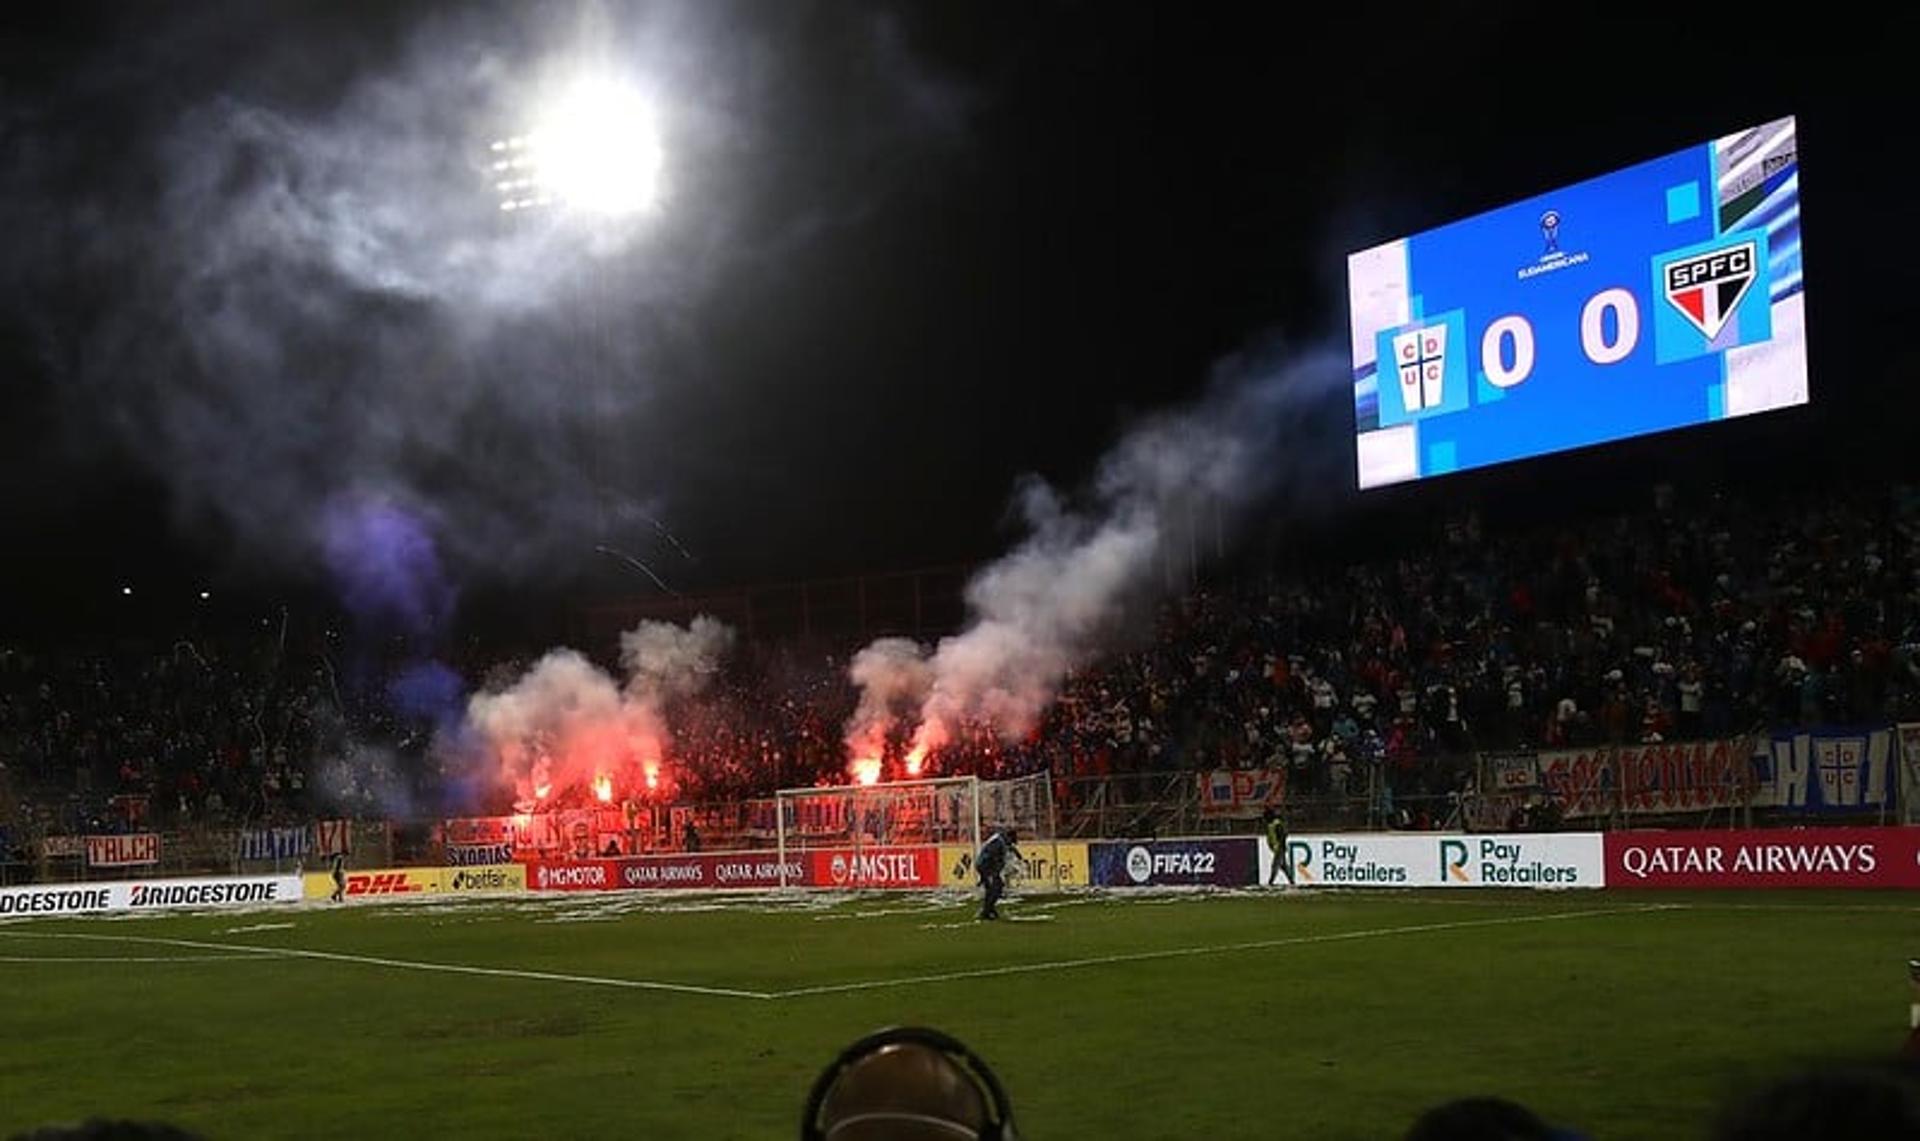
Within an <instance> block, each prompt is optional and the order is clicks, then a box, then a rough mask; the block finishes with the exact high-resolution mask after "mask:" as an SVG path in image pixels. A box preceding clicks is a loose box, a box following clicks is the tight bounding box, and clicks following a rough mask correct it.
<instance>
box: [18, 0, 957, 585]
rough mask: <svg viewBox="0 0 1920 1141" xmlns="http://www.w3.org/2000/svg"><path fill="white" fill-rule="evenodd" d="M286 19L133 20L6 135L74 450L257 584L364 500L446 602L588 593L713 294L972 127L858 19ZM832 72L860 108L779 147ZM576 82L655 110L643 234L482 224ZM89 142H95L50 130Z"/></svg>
mask: <svg viewBox="0 0 1920 1141" xmlns="http://www.w3.org/2000/svg"><path fill="white" fill-rule="evenodd" d="M311 7H312V8H313V9H314V10H313V11H308V12H304V13H293V14H286V15H284V18H283V15H282V14H280V13H278V11H277V10H276V11H275V12H273V13H268V12H266V10H265V9H261V10H260V11H259V12H255V11H254V10H253V9H252V8H250V7H249V6H245V5H243V6H240V7H239V8H233V7H231V6H221V7H219V8H217V9H209V10H207V11H206V12H188V11H182V12H178V13H171V12H170V13H169V15H168V16H167V17H166V18H164V19H162V18H159V17H155V18H154V19H153V20H152V21H151V26H145V24H144V22H142V21H138V20H133V21H130V22H129V28H128V31H127V33H126V39H125V42H115V43H113V44H112V45H111V48H110V49H103V50H102V51H101V53H100V58H99V59H92V60H83V61H81V63H80V65H79V66H76V67H74V68H73V69H72V74H71V78H70V79H69V80H67V81H65V82H64V83H63V84H62V85H60V86H57V87H55V88H52V89H50V90H45V91H36V92H32V93H30V94H31V98H30V99H29V98H27V97H26V96H21V97H18V98H16V96H15V94H14V92H12V90H11V89H10V91H9V99H8V107H7V108H5V109H4V118H0V143H4V144H5V147H6V150H7V152H8V154H9V155H10V156H13V158H12V159H10V162H9V164H8V166H7V168H6V169H5V170H4V171H0V227H4V229H5V230H6V231H7V232H8V233H9V234H11V235H13V237H12V238H10V240H9V251H8V253H9V256H8V258H7V259H6V264H4V265H0V302H11V303H12V307H13V308H17V309H20V310H22V311H23V312H26V313H28V314H29V316H28V318H27V320H28V322H29V323H30V324H31V326H32V327H33V328H34V329H35V331H36V333H37V334H38V335H39V337H40V339H41V341H42V342H43V350H44V353H43V355H44V358H45V360H46V363H47V367H48V369H49V370H50V371H51V372H53V373H55V374H57V376H58V383H59V387H60V391H61V392H62V393H64V394H66V395H67V396H68V397H70V399H71V403H70V406H69V408H70V415H71V416H72V417H73V418H74V419H75V421H76V422H80V423H84V424H85V425H86V426H87V427H88V428H98V427H101V426H105V427H107V428H109V429H110V433H99V432H97V431H95V432H90V433H88V434H87V435H88V437H89V438H90V439H97V438H99V437H100V436H103V435H107V434H110V435H111V436H112V437H113V439H114V441H115V443H116V444H117V445H118V446H120V447H123V448H125V449H127V450H129V451H130V452H132V453H133V454H134V455H135V456H136V457H137V458H139V459H140V460H142V461H144V463H145V464H146V466H148V467H149V468H150V469H151V470H152V471H153V472H154V473H155V474H156V475H158V476H159V477H160V478H162V479H164V480H165V481H166V482H167V483H168V485H169V486H170V487H171V488H172V490H173V491H174V492H175V494H174V496H173V499H174V502H175V503H176V504H177V505H178V507H179V510H180V511H181V512H182V514H183V515H185V516H187V517H188V518H189V520H191V521H192V522H195V523H213V524H216V525H217V527H218V529H220V530H221V531H224V532H226V533H228V534H231V535H232V536H233V537H234V538H235V539H236V540H237V544H236V545H237V547H238V549H239V550H240V552H241V553H242V554H244V555H245V556H246V557H247V558H248V561H249V563H250V564H253V565H274V569H287V568H289V567H291V568H304V567H306V566H309V565H311V563H312V558H313V555H314V553H315V544H316V531H317V530H318V521H319V519H320V517H321V515H322V514H323V513H324V511H325V507H326V505H327V504H329V503H332V502H337V501H339V500H341V499H350V498H361V497H366V496H378V497H381V498H385V499H389V500H391V501H393V502H395V503H397V504H400V505H402V506H403V507H405V508H406V509H407V510H409V511H410V512H412V513H414V514H416V515H418V516H420V517H423V518H424V517H431V518H434V519H435V520H437V521H438V525H437V526H436V528H435V533H436V538H437V540H438V542H439V543H440V544H441V549H442V552H443V554H444V556H445V557H446V558H447V560H448V562H449V564H450V570H451V571H452V572H453V574H454V576H455V577H456V578H459V579H462V580H468V581H470V580H473V579H477V578H482V577H507V578H524V577H527V576H529V575H534V574H541V575H549V576H550V575H552V574H553V573H554V572H555V571H561V572H563V573H568V574H577V573H580V572H581V567H582V564H584V563H588V562H591V561H592V560H591V559H590V557H589V556H588V555H587V553H586V552H587V551H588V550H589V549H590V547H591V546H592V545H593V544H594V543H595V542H596V541H599V540H601V539H602V538H603V537H606V536H609V535H611V534H630V533H634V532H635V531H637V530H638V525H639V524H640V522H641V521H642V520H646V519H648V518H649V517H652V516H657V515H658V514H659V513H660V510H661V509H662V505H663V502H664V501H667V500H671V499H672V498H673V496H674V494H675V488H674V486H673V481H672V476H673V474H674V473H672V472H664V471H661V470H660V468H659V467H658V466H655V465H656V464H657V463H658V461H657V459H656V457H659V456H661V455H665V454H666V453H667V449H666V448H665V447H663V446H657V445H656V442H655V439H654V438H653V437H651V436H649V435H648V433H650V432H651V433H656V434H658V435H660V436H661V437H663V438H669V437H672V429H670V428H669V427H667V426H665V425H656V423H655V421H654V419H653V418H652V417H653V415H654V413H655V412H656V411H657V410H658V409H659V408H660V407H661V405H662V404H663V402H664V401H665V398H666V397H668V396H669V395H677V394H680V393H683V392H685V391H687V390H688V377H689V376H691V375H700V373H701V370H700V369H699V368H698V367H694V368H689V367H687V362H697V361H700V360H701V359H702V357H703V355H704V354H705V353H706V352H707V351H708V350H709V349H710V346H709V345H708V344H706V343H705V339H706V338H707V337H708V336H709V335H710V334H711V333H712V332H714V331H715V330H714V329H713V328H711V327H710V326H709V322H708V313H709V306H710V305H711V303H712V301H713V299H714V298H715V297H717V296H726V295H727V290H726V289H725V288H724V286H725V285H726V284H727V283H728V282H729V281H731V280H733V279H734V278H736V277H739V276H743V275H747V274H754V275H757V278H758V279H759V280H762V281H764V280H765V279H766V277H767V276H768V273H767V270H766V265H767V251H770V250H772V251H780V250H791V249H792V248H793V246H794V244H795V243H796V242H799V243H805V242H809V241H812V240H815V238H816V237H821V236H828V235H830V234H832V233H833V232H834V230H835V229H836V226H837V222H836V220H837V219H840V218H846V217H851V218H858V217H861V216H863V215H864V213H865V212H866V211H867V209H868V208H869V206H870V204H871V202H872V201H873V200H874V199H875V198H877V197H878V196H880V195H883V194H884V193H885V192H886V186H887V184H888V183H889V182H891V181H892V180H894V179H896V178H898V177H901V172H903V171H906V170H909V169H911V167H912V165H913V162H912V160H913V159H914V158H915V157H916V156H918V157H924V155H925V154H926V150H927V147H928V146H946V145H949V143H950V140H952V139H953V138H954V137H955V134H956V132H957V131H958V129H959V125H960V124H961V123H963V122H964V119H965V115H966V113H967V110H968V107H969V104H968V102H967V101H966V99H965V98H964V92H962V91H961V90H960V89H959V88H957V87H953V86H951V85H943V84H941V83H940V82H939V81H938V80H937V79H936V78H934V77H932V76H930V75H929V74H928V73H927V71H926V69H925V68H924V67H922V66H918V65H917V64H916V62H915V61H914V60H913V58H912V57H911V56H910V54H909V53H908V52H907V49H906V46H905V43H904V40H903V38H902V37H901V36H899V35H897V34H894V33H893V32H891V31H890V30H889V29H890V28H891V25H890V23H889V22H888V21H886V20H884V19H881V18H878V17H874V16H871V15H870V14H867V13H861V12H857V11H853V10H848V11H846V12H837V11H831V10H824V9H823V10H816V11H812V12H811V13H810V14H800V13H795V14H793V15H789V14H788V13H787V12H786V11H785V10H784V9H782V8H779V7H777V6H776V7H771V8H769V7H765V6H759V7H754V6H745V5H726V4H720V3H709V2H705V0H701V2H694V0H682V2H662V3H655V4H647V5H613V4H601V3H594V2H584V3H527V4H524V5H521V4H516V5H507V6H498V7H492V8H464V9H462V8H445V7H441V8H438V9H434V8H428V9H420V10H418V11H419V13H420V14H417V15H415V14H401V13H393V14H390V17H389V18H388V19H383V20H359V21H344V20H342V19H340V18H339V17H338V16H337V15H335V14H331V13H330V12H328V11H327V9H328V8H329V7H330V6H327V5H317V6H311ZM302 21H311V22H312V25H313V26H312V27H310V28H309V27H305V26H303V24H302ZM362 26H367V27H368V30H362ZM162 31H164V34H161V33H162ZM308 32H311V33H312V35H311V36H309V35H307V34H306V33H308ZM822 34H826V35H827V36H829V37H830V38H829V40H828V41H827V43H826V45H825V47H823V46H822V45H821V44H819V43H814V41H813V38H814V37H818V36H820V35H822ZM322 41H324V42H322ZM804 44H812V46H813V50H812V51H811V52H801V51H795V50H790V49H792V48H793V47H794V46H795V45H804ZM829 49H831V50H833V58H834V60H835V63H834V66H835V67H839V66H840V64H841V62H843V61H844V62H845V63H847V64H850V65H851V66H850V67H849V68H846V69H843V70H841V71H840V72H838V73H837V74H839V75H842V76H852V77H854V78H852V79H850V80H848V82H850V83H853V84H854V85H855V92H856V94H857V96H858V99H859V103H860V104H861V105H862V106H865V107H869V108H872V109H873V110H872V113H871V114H870V115H863V116H861V117H859V118H858V119H854V120H845V121H829V122H826V123H824V124H823V125H822V126H821V128H820V130H819V131H817V132H802V131H798V130H795V129H793V127H794V124H793V123H790V122H787V121H786V120H785V119H784V118H783V117H784V116H789V115H799V114H805V113H806V112H807V110H808V108H805V107H802V108H801V109H800V110H797V111H795V110H791V108H792V107H793V105H794V104H795V103H796V102H797V100H796V99H795V98H794V97H793V92H794V91H796V90H799V91H805V90H807V89H808V88H810V87H811V86H813V85H815V84H816V83H817V82H818V81H819V79H820V76H819V74H816V73H815V72H813V71H809V70H808V69H809V68H816V69H817V68H821V67H822V66H823V64H822V53H823V51H826V50H829ZM862 61H866V62H867V63H871V64H872V66H870V67H863V66H862ZM336 65H337V66H336ZM587 65H592V66H602V67H607V68H610V69H613V70H617V71H619V72H621V73H623V74H629V75H631V76H632V77H633V79H634V82H635V85H636V86H638V87H639V88H641V89H643V90H645V91H646V92H648V93H649V94H650V95H651V96H652V98H653V100H654V101H655V102H656V103H657V105H658V111H659V118H660V127H661V132H662V135H663V145H664V149H665V151H666V169H665V184H666V193H667V197H666V200H665V201H664V202H663V204H662V206H661V208H660V211H659V213H658V215H657V216H654V215H649V216H643V217H640V218H635V219H630V220H627V221H624V222H620V223H613V222H609V221H607V220H605V219H592V220H588V219H585V218H582V217H579V216H573V215H569V214H567V213H565V212H563V211H519V212H516V213H515V214H513V215H511V216H508V215H506V214H503V213H502V212H501V211H500V210H499V208H498V197H499V196H498V194H497V193H496V191H495V189H494V186H493V181H494V179H495V178H497V177H498V176H497V175H496V174H495V173H494V172H492V171H491V170H490V167H489V164H490V162H491V161H492V159H493V158H494V156H493V155H492V154H491V152H490V151H489V150H488V147H489V144H490V142H491V141H492V140H494V139H497V138H499V137H501V136H504V135H509V134H513V133H515V132H518V131H523V130H525V129H527V128H528V127H529V126H530V123H529V122H527V121H526V120H527V118H528V116H530V115H534V114H536V113H537V108H538V107H539V106H540V103H541V100H542V98H543V96H544V94H545V93H546V92H548V91H550V90H551V89H554V88H556V87H559V86H564V84H565V82H566V80H567V79H568V78H569V77H570V75H571V73H573V72H574V71H576V70H577V69H579V68H581V67H582V66H587ZM102 118H106V119H108V120H109V121H111V122H112V123H113V125H114V127H115V129H116V130H117V131H119V132H120V135H119V136H116V137H115V138H114V139H112V140H108V139H105V138H103V137H99V136H97V135H96V134H94V133H91V132H85V131H82V130H80V129H77V128H76V127H75V126H74V124H87V125H91V124H93V123H94V122H95V121H96V120H98V119H102ZM802 140H804V141H802ZM116 142H117V143H119V144H121V145H119V146H118V147H117V148H115V149H114V153H112V154H111V156H110V157H109V156H105V155H102V154H100V153H98V152H99V151H101V150H102V149H106V148H113V147H115V143H116ZM818 171H825V172H828V174H827V175H820V174H818V173H817V172H818ZM850 171H858V172H860V178H861V179H862V180H864V183H863V185H861V186H859V187H853V186H849V185H847V184H846V181H845V180H844V179H843V178H841V177H840V174H841V173H842V172H850ZM803 173H805V174H809V175H813V176H814V177H813V180H812V181H806V180H803V179H802V178H800V177H798V176H799V175H801V174H803ZM776 190H777V191H779V192H780V193H779V194H776V193H775V192H776ZM796 235H798V237H796ZM783 260H790V259H783ZM675 442H676V443H677V442H678V439H677V438H676V439H675ZM695 450H696V451H697V449H695ZM643 465H646V466H643ZM275 564H277V565H275Z"/></svg>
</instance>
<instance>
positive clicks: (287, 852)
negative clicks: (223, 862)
mask: <svg viewBox="0 0 1920 1141" xmlns="http://www.w3.org/2000/svg"><path fill="white" fill-rule="evenodd" d="M312 850H313V830H312V829H310V828H307V827H306V826H305V825H302V826H300V827H298V828H249V829H246V830H245V831H243V832H241V833H240V836H239V843H238V845H237V847H236V849H235V854H236V855H238V856H239V858H240V859H243V860H297V859H299V858H301V857H302V856H305V855H306V854H307V853H308V852H310V851H312Z"/></svg>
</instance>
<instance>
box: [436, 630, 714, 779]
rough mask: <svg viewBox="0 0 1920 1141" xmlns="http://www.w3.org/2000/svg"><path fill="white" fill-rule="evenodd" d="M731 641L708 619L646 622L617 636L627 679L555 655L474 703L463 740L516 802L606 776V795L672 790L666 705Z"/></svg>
mask: <svg viewBox="0 0 1920 1141" xmlns="http://www.w3.org/2000/svg"><path fill="white" fill-rule="evenodd" d="M733 637H734V633H733V631H732V629H730V628H729V627H727V626H726V625H724V624H722V623H720V622H718V621H716V620H715V619H713V618H710V617H708V616H705V615H701V616H700V617H698V618H695V619H694V620H693V622H691V623H690V624H689V625H688V626H687V627H685V628H681V627H678V626H674V625H672V624H670V623H665V622H645V623H642V624H641V625H640V626H639V627H638V628H636V629H634V630H631V631H628V632H626V633H624V634H622V635H621V638H620V642H621V661H622V664H623V667H624V668H625V670H626V671H627V673H628V675H629V676H628V678H627V681H626V682H625V684H622V683H620V682H618V681H616V680H615V679H614V677H613V676H612V675H610V674H608V673H607V672H606V671H605V670H602V669H601V668H600V667H599V666H597V665H595V664H594V663H592V662H591V661H588V660H587V658H586V657H585V656H583V655H582V654H580V653H579V652H577V651H574V650H567V649H559V650H553V651H550V652H549V653H547V655H546V656H545V657H543V658H541V659H540V661H538V662H537V663H535V664H534V666H533V668H532V669H530V670H528V671H527V672H526V674H525V675H524V676H522V677H520V678H518V679H517V680H514V681H513V682H512V683H511V684H510V685H508V686H506V687H505V688H503V689H497V690H488V691H485V692H482V693H478V694H475V695H474V696H473V697H472V698H471V699H470V700H469V702H468V705H467V731H468V732H467V734H466V738H467V740H469V741H475V742H477V743H478V744H479V746H480V749H481V756H482V757H484V758H485V760H486V763H489V764H491V765H492V766H494V768H495V772H496V773H497V774H498V779H499V782H500V783H501V784H502V785H504V786H506V787H508V788H510V789H512V790H513V793H514V796H515V799H516V800H518V801H530V802H535V803H538V802H540V801H542V800H547V799H549V798H552V799H555V800H558V799H561V798H568V797H573V798H579V797H581V796H584V795H592V794H594V793H595V792H596V791H597V790H596V788H595V786H596V784H598V783H599V782H601V781H605V782H607V786H606V787H607V788H608V789H609V790H610V791H609V793H608V795H607V796H605V797H602V799H607V798H615V799H618V798H624V797H627V796H630V795H635V794H638V793H639V792H640V791H641V790H642V789H643V788H644V789H647V790H657V789H660V788H662V787H670V786H671V782H672V773H671V771H670V769H669V766H670V763H671V760H672V758H671V755H670V754H671V747H672V741H671V738H670V736H669V722H668V713H669V705H670V703H671V702H672V701H673V700H677V699H682V698H688V697H693V696H696V695H698V694H699V693H700V692H701V691H702V690H703V689H705V688H706V687H707V685H708V684H709V683H710V682H711V680H712V678H713V676H714V674H715V673H716V672H717V671H718V669H719V666H720V659H721V657H722V656H723V655H724V654H725V652H726V651H727V649H728V647H729V646H731V645H732V643H733ZM663 782H665V783H664V785H663Z"/></svg>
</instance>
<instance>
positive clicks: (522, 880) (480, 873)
mask: <svg viewBox="0 0 1920 1141" xmlns="http://www.w3.org/2000/svg"><path fill="white" fill-rule="evenodd" d="M440 874H441V875H442V876H443V877H445V880H446V885H447V891H448V892H449V893H452V894H456V895H458V894H465V893H467V892H476V891H525V890H527V869H526V868H525V866H523V865H521V864H510V863H505V862H502V863H497V864H483V865H478V866H472V867H460V868H448V869H446V870H445V871H443V872H441V873H440Z"/></svg>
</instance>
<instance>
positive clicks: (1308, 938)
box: [768, 903, 1672, 999]
mask: <svg viewBox="0 0 1920 1141" xmlns="http://www.w3.org/2000/svg"><path fill="white" fill-rule="evenodd" d="M1671 909H1672V908H1671V905H1667V904H1658V903H1655V904H1644V905H1641V906H1638V907H1601V908H1591V909H1587V910H1583V911H1556V912H1552V913H1549V914H1546V915H1504V916H1496V917H1494V918H1491V919H1457V920H1451V921H1448V922H1445V923H1409V924H1405V925H1403V926H1398V927H1369V928H1364V929H1362V930H1359V931H1332V932H1323V933H1320V934H1315V935H1287V936H1282V937H1279V938H1274V939H1253V940H1249V941H1246V942H1240V943H1218V944H1214V945H1211V946H1206V947H1174V948H1170V949H1168V950H1164V951H1126V952H1121V953H1119V954H1113V955H1091V956H1088V957H1086V958H1083V959H1056V960H1052V961H1049V962H1043V963H1013V964H1010V965H1008V966H1004V967H979V968H976V969H974V970H966V971H942V972H940V973H939V974H931V975H913V976H910V977H907V978H897V979H868V980H865V981H863V982H851V983H828V984H825V985H822V986H804V987H794V988H793V989H791V990H779V991H774V992H773V993H772V994H771V995H770V996H768V997H771V998H777V999H781V998H810V997H813V996H815V995H824V994H847V993H850V992H854V991H863V990H883V989H886V988H889V987H903V986H918V985H920V984H922V983H944V982H957V981H961V980H964V979H984V978H996V977H998V976H1001V975H1030V974H1038V973H1041V972H1043V971H1068V970H1076V969H1079V968H1082V967H1102V966H1108V965H1111V964H1114V963H1145V962H1152V961H1155V960H1158V959H1183V958H1191V957H1194V956H1198V955H1226V954H1232V953H1234V952H1236V951H1264V950H1268V949H1270V948H1274V947H1304V946H1309V945H1312V944H1316V943H1343V942H1351V941H1353V940H1357V939H1385V938H1391V937H1392V936H1395V935H1419V934H1424V933H1427V932H1431V931H1459V930H1465V929H1469V928H1475V927H1512V926H1516V925H1519V924H1522V923H1551V922H1553V921H1555V920H1561V919H1594V918H1599V917H1601V916H1609V915H1643V914H1646V913H1649V912H1654V911H1666V910H1671Z"/></svg>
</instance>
